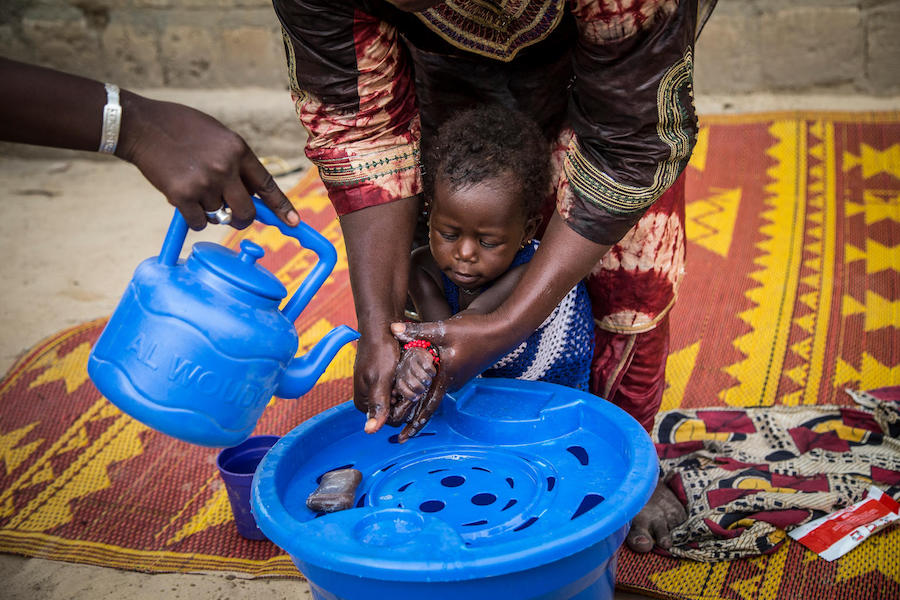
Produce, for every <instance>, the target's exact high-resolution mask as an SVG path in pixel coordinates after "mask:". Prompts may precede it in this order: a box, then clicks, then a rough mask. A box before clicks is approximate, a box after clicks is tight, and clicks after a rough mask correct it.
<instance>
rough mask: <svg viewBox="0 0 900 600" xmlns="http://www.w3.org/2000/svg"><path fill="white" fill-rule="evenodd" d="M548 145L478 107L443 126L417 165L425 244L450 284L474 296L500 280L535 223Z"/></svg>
mask: <svg viewBox="0 0 900 600" xmlns="http://www.w3.org/2000/svg"><path fill="white" fill-rule="evenodd" d="M549 160H550V153H549V146H548V144H547V142H546V140H545V139H544V137H543V136H542V135H541V132H540V130H539V129H538V127H537V125H536V124H535V123H534V122H533V121H531V120H530V119H528V118H527V117H525V116H524V115H522V114H521V113H518V112H516V111H514V110H511V109H508V108H504V107H500V106H494V105H490V106H480V107H478V108H474V109H470V110H467V111H464V112H461V113H459V114H457V115H455V116H454V117H453V118H451V119H450V120H449V121H447V122H446V123H444V124H443V125H442V126H441V127H440V129H439V130H438V132H437V135H436V136H435V137H434V139H433V140H432V143H431V148H430V152H429V153H428V156H427V158H426V165H425V193H426V197H427V198H428V199H429V202H430V210H429V221H428V223H429V245H430V247H431V254H432V256H434V259H435V262H436V263H437V264H438V266H439V267H440V268H441V270H442V271H443V272H444V273H445V274H446V275H447V276H448V277H450V279H451V280H453V281H454V283H456V284H457V285H459V286H460V287H462V288H465V289H472V290H474V289H478V288H481V287H483V286H484V285H486V284H488V283H490V282H491V281H493V280H494V279H496V278H497V277H499V276H500V275H502V274H503V273H504V272H505V271H506V270H507V269H508V268H509V266H510V264H511V263H512V261H513V258H514V257H515V255H516V252H517V251H518V250H519V249H520V248H521V247H523V245H524V244H526V243H528V242H530V240H531V238H532V237H533V236H534V234H535V231H536V230H537V227H538V225H539V224H540V210H541V205H542V204H543V201H544V199H545V198H546V196H547V191H548V188H549V170H550V164H549Z"/></svg>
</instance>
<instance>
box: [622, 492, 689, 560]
mask: <svg viewBox="0 0 900 600" xmlns="http://www.w3.org/2000/svg"><path fill="white" fill-rule="evenodd" d="M686 519H687V513H686V512H685V511H684V506H682V505H681V502H679V501H678V498H676V497H675V494H674V493H673V492H672V490H670V489H669V486H667V485H666V484H665V483H663V481H662V480H660V481H659V483H657V484H656V490H654V492H653V495H652V496H650V501H649V502H648V503H647V505H646V506H645V507H644V508H643V509H642V510H641V512H639V513H638V515H637V516H636V517H635V518H634V519H632V521H631V531H629V532H628V537H627V538H626V539H625V543H626V544H628V547H629V548H631V549H632V550H633V551H635V552H639V553H641V554H644V553H646V552H650V551H651V550H653V546H654V545H658V546H659V547H661V548H665V549H668V548H671V547H672V539H671V538H670V537H669V532H670V531H671V530H672V529H674V528H675V527H677V526H678V525H680V524H681V523H683V522H684V521H685V520H686Z"/></svg>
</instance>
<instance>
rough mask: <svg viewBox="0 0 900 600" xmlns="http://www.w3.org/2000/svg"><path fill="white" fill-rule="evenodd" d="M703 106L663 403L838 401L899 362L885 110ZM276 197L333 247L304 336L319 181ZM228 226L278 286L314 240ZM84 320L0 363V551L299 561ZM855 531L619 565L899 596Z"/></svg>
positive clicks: (336, 382)
mask: <svg viewBox="0 0 900 600" xmlns="http://www.w3.org/2000/svg"><path fill="white" fill-rule="evenodd" d="M701 125H702V128H701V134H700V138H699V143H698V145H697V148H696V150H695V153H694V157H693V159H692V162H691V166H690V167H689V168H688V206H687V217H688V224H687V235H688V240H689V245H688V263H687V264H688V274H687V276H686V278H685V281H684V284H683V285H682V288H681V290H680V298H679V302H678V303H677V304H676V307H675V309H674V312H673V318H672V343H671V348H672V354H671V356H670V359H669V368H668V370H667V379H668V389H667V391H666V394H665V397H664V406H663V408H664V409H676V408H685V409H690V408H698V407H752V406H772V405H790V406H796V405H804V404H849V403H850V399H849V397H847V396H846V395H845V394H844V392H843V389H844V388H845V387H850V388H854V389H874V388H878V387H883V386H885V385H891V384H894V385H896V384H898V383H900V336H898V331H897V330H898V327H900V300H898V298H900V294H898V289H900V275H898V273H900V115H898V114H894V113H892V114H857V113H847V114H818V113H814V114H811V113H802V114H799V113H798V114H775V115H754V116H741V117H728V118H724V117H720V118H715V119H709V118H707V119H704V120H702V122H701ZM291 196H292V198H293V199H294V200H295V201H296V204H297V205H298V206H299V207H302V210H301V212H302V216H303V218H304V219H305V220H307V221H308V222H309V223H310V224H312V225H313V226H314V227H316V228H317V229H318V230H319V231H322V232H323V233H324V234H325V235H326V237H328V238H329V239H330V240H332V241H333V242H335V245H336V247H337V248H338V250H339V262H338V267H337V268H336V270H335V273H334V275H333V276H332V277H331V278H330V279H329V280H328V282H327V283H326V284H325V286H324V287H323V288H322V290H321V291H320V292H319V294H318V295H317V296H316V297H315V298H314V300H313V302H312V303H311V305H310V306H309V307H308V308H307V310H306V311H305V312H304V313H303V315H302V316H301V318H300V320H299V322H298V330H299V331H300V333H301V346H302V347H303V348H306V347H308V346H310V345H312V344H313V343H314V342H315V341H317V340H318V339H319V338H320V337H321V336H322V335H323V334H324V333H325V332H326V331H327V330H329V329H330V328H331V327H332V326H334V325H337V324H340V323H348V324H350V325H351V326H352V325H354V323H355V319H354V314H353V307H352V299H351V295H350V289H349V282H348V277H347V263H346V256H345V255H344V253H343V243H342V241H341V238H340V229H339V227H338V223H337V220H336V219H335V217H334V213H333V212H332V210H331V207H330V204H329V202H328V200H327V198H326V197H325V195H324V192H323V190H322V188H321V185H320V184H319V183H318V180H317V179H316V177H315V176H314V175H312V174H310V175H308V176H307V177H305V178H304V179H303V181H301V182H300V184H298V186H297V187H296V188H295V189H294V190H292V192H291ZM243 235H246V236H250V237H251V238H252V239H254V241H256V242H257V243H259V244H260V245H262V246H263V247H265V248H266V253H267V255H266V257H265V258H264V259H263V261H262V262H263V264H264V265H265V266H267V267H268V268H269V269H271V270H272V271H273V272H275V273H276V274H277V275H278V276H279V278H280V279H281V280H282V281H284V282H286V284H287V285H288V288H289V291H293V289H294V287H295V286H296V285H297V282H299V281H300V280H302V278H303V276H304V275H305V274H306V272H307V271H308V269H309V268H310V266H311V260H312V255H311V254H310V253H307V252H299V253H298V252H297V251H296V245H295V244H294V242H292V241H291V240H289V239H286V238H284V237H282V236H281V235H280V234H278V233H277V232H276V231H275V230H274V229H272V228H263V227H261V226H254V227H253V228H251V229H249V230H247V231H246V232H244V233H243V234H240V235H235V236H233V237H232V238H231V239H230V240H229V242H228V243H229V244H231V245H235V244H237V242H238V238H239V237H241V236H243ZM124 283H125V282H123V286H124ZM103 324H104V323H103V322H101V321H98V322H94V323H88V324H85V325H82V326H79V327H75V328H73V329H69V330H67V331H64V332H62V333H60V334H58V335H56V336H54V337H53V338H51V339H49V340H46V341H44V342H43V343H41V344H40V345H38V346H37V347H36V348H34V349H33V350H32V351H31V352H30V353H29V354H28V355H27V356H25V357H24V358H23V359H22V360H20V361H19V362H18V363H17V364H16V365H15V366H14V367H13V369H12V370H11V371H10V372H9V374H8V375H7V376H6V378H5V379H4V380H3V381H2V383H0V402H2V406H3V409H2V411H0V454H2V456H3V460H4V466H5V470H0V551H4V552H13V553H18V554H24V555H28V556H38V557H43V558H51V559H57V560H66V561H73V562H80V563H88V564H95V565H106V566H114V567H120V568H125V569H133V570H142V571H150V572H154V571H157V572H161V571H180V572H188V571H210V570H222V571H232V572H238V573H242V574H246V575H249V576H260V575H294V576H296V575H297V572H296V570H295V569H294V567H293V565H292V564H291V562H290V560H289V559H288V558H287V557H286V556H285V555H284V554H283V553H281V552H280V551H279V550H278V549H277V548H276V547H274V546H273V545H272V544H270V543H268V542H265V541H263V542H251V541H247V540H244V539H243V538H240V537H239V536H238V535H237V533H236V531H235V529H234V525H233V523H232V522H231V513H230V509H229V506H228V501H227V497H226V495H225V491H224V489H223V488H222V485H221V483H220V481H219V478H218V474H217V472H216V468H215V465H214V459H215V454H216V451H215V450H212V449H203V448H199V447H195V446H191V445H189V444H185V443H182V442H178V441H175V440H172V439H170V438H168V437H166V436H164V435H162V434H159V433H157V432H155V431H152V430H150V429H148V428H146V427H144V426H142V425H140V424H138V423H136V422H135V421H134V420H132V419H130V418H129V417H127V416H124V415H122V414H121V413H120V412H119V411H118V410H117V409H115V408H114V407H113V406H112V405H110V404H109V403H108V402H107V401H106V400H105V399H104V398H102V397H101V396H100V394H99V393H98V392H97V390H96V389H95V388H94V387H93V385H92V384H91V383H90V381H89V380H88V379H87V375H86V372H85V365H86V361H87V355H88V352H89V349H90V345H91V344H92V343H93V341H94V340H95V339H96V338H97V336H98V335H99V333H100V330H101V329H102V327H103ZM353 358H354V349H353V348H352V347H350V346H348V347H345V348H344V349H343V350H342V351H341V353H340V354H339V355H338V358H337V360H335V361H334V363H333V364H332V366H331V367H330V368H329V369H328V371H326V373H325V375H324V376H323V378H322V379H321V380H320V383H319V385H317V386H316V387H315V388H314V389H313V391H312V392H310V393H309V394H307V396H305V397H304V398H303V399H301V400H299V401H287V400H275V401H273V404H272V405H270V407H269V409H268V410H267V411H266V414H265V415H264V417H263V419H262V420H261V422H260V424H259V427H258V428H257V433H275V434H283V433H285V432H287V431H288V430H290V429H291V428H293V427H294V426H296V425H297V424H298V423H300V422H301V421H303V420H304V419H306V418H308V417H310V416H311V415H313V414H315V413H317V412H319V411H321V410H323V409H324V408H326V407H328V406H331V405H333V404H336V403H338V402H341V401H344V400H346V399H348V398H349V397H350V393H351V381H350V376H351V370H352V364H353ZM360 423H362V417H361V421H360ZM875 539H878V540H879V541H878V542H877V543H874V542H875ZM870 542H873V543H866V544H864V545H863V546H861V547H860V548H858V549H857V550H855V551H854V552H853V553H851V554H849V555H847V556H846V557H844V558H842V559H841V560H839V561H836V562H834V563H827V562H825V561H823V560H821V559H818V558H816V557H815V556H814V555H812V554H811V553H809V552H807V551H806V550H804V549H803V548H802V547H800V546H798V545H797V544H795V543H793V542H789V543H787V544H785V545H784V546H782V547H781V549H780V550H779V551H778V552H776V553H775V554H772V555H769V556H763V557H758V558H753V559H745V560H738V561H732V562H722V563H715V564H705V563H695V562H690V561H680V560H677V559H672V558H665V557H662V556H657V555H650V556H638V555H634V554H632V553H630V552H628V551H623V552H622V554H621V555H620V560H619V569H618V574H617V575H618V582H619V585H620V586H621V587H624V588H626V589H630V590H635V591H641V592H643V593H647V594H650V595H653V596H657V597H661V598H697V599H699V598H703V599H710V600H712V599H719V598H721V599H728V600H732V599H734V600H741V599H748V600H749V599H751V598H753V599H755V598H766V599H770V600H788V599H793V598H816V600H821V599H822V598H842V599H843V598H869V597H886V596H883V595H880V594H882V593H883V592H885V591H886V592H887V593H894V594H895V597H896V596H897V595H900V568H898V563H897V556H900V529H898V528H895V529H894V530H889V531H886V532H882V533H880V534H878V536H876V538H873V540H870ZM873 594H874V595H873Z"/></svg>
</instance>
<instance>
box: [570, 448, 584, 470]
mask: <svg viewBox="0 0 900 600" xmlns="http://www.w3.org/2000/svg"><path fill="white" fill-rule="evenodd" d="M566 450H568V451H569V452H571V453H572V456H574V457H575V458H577V459H578V462H580V463H581V464H582V465H583V466H587V464H588V453H587V450H585V449H584V448H582V447H581V446H569V447H568V448H566Z"/></svg>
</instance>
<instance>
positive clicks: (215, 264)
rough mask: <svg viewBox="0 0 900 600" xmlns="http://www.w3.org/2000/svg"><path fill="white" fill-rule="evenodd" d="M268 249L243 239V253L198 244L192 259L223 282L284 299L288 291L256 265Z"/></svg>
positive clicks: (272, 297)
mask: <svg viewBox="0 0 900 600" xmlns="http://www.w3.org/2000/svg"><path fill="white" fill-rule="evenodd" d="M264 254H265V250H263V249H262V247H261V246H260V245H259V244H255V243H254V242H251V241H250V240H241V251H240V253H238V252H235V251H234V250H231V249H229V248H226V247H224V246H220V245H219V244H213V243H211V242H197V243H196V244H194V249H193V251H192V252H191V258H193V259H196V260H197V262H198V263H200V264H201V265H203V266H204V267H206V268H207V269H208V270H209V271H212V272H213V273H215V274H216V275H218V276H219V277H221V278H222V279H224V280H226V281H228V282H229V283H232V284H233V285H236V286H237V287H240V288H242V289H244V290H247V291H249V292H253V293H254V294H257V295H259V296H263V297H265V298H270V299H272V300H281V299H282V298H284V297H285V296H286V295H287V289H285V287H284V285H283V284H282V283H281V282H280V281H278V278H277V277H275V276H274V275H272V273H270V272H269V271H268V270H266V269H265V268H263V267H262V266H260V265H258V264H256V261H257V260H258V259H260V258H262V257H263V255H264Z"/></svg>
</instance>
